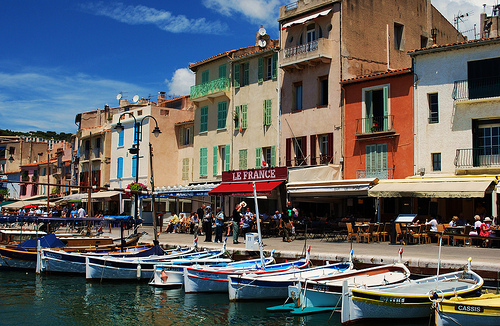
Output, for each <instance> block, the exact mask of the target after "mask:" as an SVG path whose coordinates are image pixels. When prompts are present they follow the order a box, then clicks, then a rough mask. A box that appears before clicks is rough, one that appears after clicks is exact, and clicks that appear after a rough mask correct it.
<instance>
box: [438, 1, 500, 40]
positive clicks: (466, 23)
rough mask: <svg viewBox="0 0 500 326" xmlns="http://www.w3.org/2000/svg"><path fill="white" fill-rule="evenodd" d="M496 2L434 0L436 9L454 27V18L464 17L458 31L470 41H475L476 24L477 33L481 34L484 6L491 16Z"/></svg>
mask: <svg viewBox="0 0 500 326" xmlns="http://www.w3.org/2000/svg"><path fill="white" fill-rule="evenodd" d="M494 2H495V0H432V4H433V5H434V7H436V8H437V9H438V10H439V12H441V14H443V16H445V17H446V19H448V21H449V22H450V23H451V24H453V25H454V26H455V24H454V18H455V17H457V16H459V15H464V17H463V18H462V19H461V20H460V21H459V24H458V29H459V30H460V31H461V32H463V33H464V35H466V36H467V37H468V38H469V39H474V24H476V33H479V30H480V28H479V15H480V14H481V13H482V12H483V4H486V13H487V14H488V15H491V9H492V6H493V5H494V4H495V3H494ZM467 14H468V16H465V15H467ZM466 31H467V32H466ZM478 37H479V36H478Z"/></svg>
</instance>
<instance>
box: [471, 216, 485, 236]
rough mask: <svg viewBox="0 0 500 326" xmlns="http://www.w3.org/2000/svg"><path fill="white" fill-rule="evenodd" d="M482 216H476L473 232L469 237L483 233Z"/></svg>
mask: <svg viewBox="0 0 500 326" xmlns="http://www.w3.org/2000/svg"><path fill="white" fill-rule="evenodd" d="M481 224H483V223H482V222H481V216H479V215H475V216H474V228H473V230H472V231H470V232H469V235H479V232H480V231H481Z"/></svg>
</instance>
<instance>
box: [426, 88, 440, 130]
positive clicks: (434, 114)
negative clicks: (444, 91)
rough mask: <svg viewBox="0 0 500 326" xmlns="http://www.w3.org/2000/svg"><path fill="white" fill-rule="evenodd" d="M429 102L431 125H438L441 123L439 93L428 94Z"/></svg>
mask: <svg viewBox="0 0 500 326" xmlns="http://www.w3.org/2000/svg"><path fill="white" fill-rule="evenodd" d="M427 101H428V102H429V123H438V122H439V105H438V104H439V103H438V93H433V94H427Z"/></svg>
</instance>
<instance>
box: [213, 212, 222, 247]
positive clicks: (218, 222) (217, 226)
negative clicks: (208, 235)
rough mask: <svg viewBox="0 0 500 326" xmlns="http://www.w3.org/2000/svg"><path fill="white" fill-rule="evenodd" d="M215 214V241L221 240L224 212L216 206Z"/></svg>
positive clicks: (219, 241)
mask: <svg viewBox="0 0 500 326" xmlns="http://www.w3.org/2000/svg"><path fill="white" fill-rule="evenodd" d="M215 211H216V214H215V242H218V243H221V242H222V228H223V227H224V212H223V211H222V209H221V208H220V207H217V208H216V210H215Z"/></svg>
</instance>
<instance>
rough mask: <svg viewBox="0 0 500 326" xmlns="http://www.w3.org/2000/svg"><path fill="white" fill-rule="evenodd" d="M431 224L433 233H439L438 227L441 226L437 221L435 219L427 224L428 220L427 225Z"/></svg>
mask: <svg viewBox="0 0 500 326" xmlns="http://www.w3.org/2000/svg"><path fill="white" fill-rule="evenodd" d="M428 224H430V225H431V231H433V232H437V230H438V228H437V225H438V224H439V223H438V221H437V219H436V218H435V217H433V218H432V220H430V221H429V222H427V220H426V221H425V225H428Z"/></svg>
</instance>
